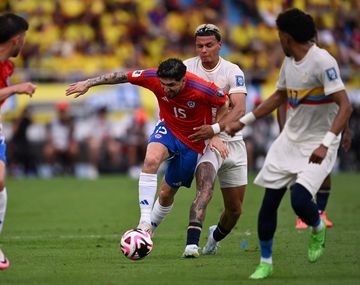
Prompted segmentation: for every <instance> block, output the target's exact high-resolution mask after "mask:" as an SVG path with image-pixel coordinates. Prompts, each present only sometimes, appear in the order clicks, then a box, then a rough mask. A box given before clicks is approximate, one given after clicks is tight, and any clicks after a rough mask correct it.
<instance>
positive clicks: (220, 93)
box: [216, 89, 224, 98]
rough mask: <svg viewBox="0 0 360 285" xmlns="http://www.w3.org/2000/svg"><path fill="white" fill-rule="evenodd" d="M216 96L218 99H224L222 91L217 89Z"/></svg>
mask: <svg viewBox="0 0 360 285" xmlns="http://www.w3.org/2000/svg"><path fill="white" fill-rule="evenodd" d="M216 96H218V97H219V98H222V97H224V91H223V90H221V89H218V90H217V93H216Z"/></svg>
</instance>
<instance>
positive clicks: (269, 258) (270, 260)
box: [260, 257, 272, 264]
mask: <svg viewBox="0 0 360 285" xmlns="http://www.w3.org/2000/svg"><path fill="white" fill-rule="evenodd" d="M260 262H265V263H269V264H272V257H268V258H265V257H261V258H260Z"/></svg>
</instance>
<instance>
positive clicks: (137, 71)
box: [132, 70, 143, 77]
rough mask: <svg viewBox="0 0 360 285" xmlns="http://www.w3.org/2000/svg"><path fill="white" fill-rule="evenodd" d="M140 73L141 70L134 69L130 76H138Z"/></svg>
mask: <svg viewBox="0 0 360 285" xmlns="http://www.w3.org/2000/svg"><path fill="white" fill-rule="evenodd" d="M141 73H143V70H135V71H134V72H133V73H132V77H139V76H140V75H141Z"/></svg>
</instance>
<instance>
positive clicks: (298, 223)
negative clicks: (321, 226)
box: [295, 217, 308, 230]
mask: <svg viewBox="0 0 360 285" xmlns="http://www.w3.org/2000/svg"><path fill="white" fill-rule="evenodd" d="M295 228H296V229H298V230H303V229H307V228H308V225H307V224H306V223H304V222H303V221H302V219H300V218H299V217H298V218H297V219H296V225H295Z"/></svg>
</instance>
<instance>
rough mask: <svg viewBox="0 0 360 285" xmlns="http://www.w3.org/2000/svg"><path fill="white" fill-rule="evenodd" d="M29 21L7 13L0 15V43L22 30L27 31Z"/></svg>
mask: <svg viewBox="0 0 360 285" xmlns="http://www.w3.org/2000/svg"><path fill="white" fill-rule="evenodd" d="M28 28H29V23H28V22H27V21H26V20H25V19H24V18H22V17H20V16H18V15H15V14H12V13H7V14H4V15H1V16H0V44H1V43H5V42H7V41H8V40H10V39H11V38H12V37H13V36H16V35H18V34H20V33H22V32H25V31H27V30H28Z"/></svg>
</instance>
